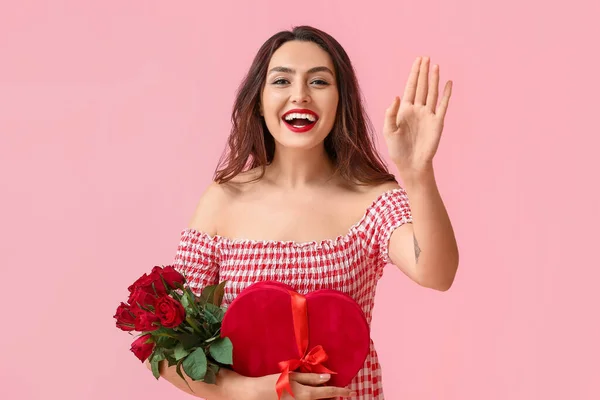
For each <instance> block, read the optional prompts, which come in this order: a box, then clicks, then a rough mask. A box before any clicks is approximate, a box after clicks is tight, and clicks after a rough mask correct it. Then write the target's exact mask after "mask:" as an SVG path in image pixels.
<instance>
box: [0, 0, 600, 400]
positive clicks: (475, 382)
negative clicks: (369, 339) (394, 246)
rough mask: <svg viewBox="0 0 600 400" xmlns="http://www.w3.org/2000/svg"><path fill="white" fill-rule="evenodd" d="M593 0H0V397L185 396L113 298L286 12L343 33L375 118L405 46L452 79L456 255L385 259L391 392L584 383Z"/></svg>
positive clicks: (165, 225)
mask: <svg viewBox="0 0 600 400" xmlns="http://www.w3.org/2000/svg"><path fill="white" fill-rule="evenodd" d="M577 3H580V4H577ZM593 3H594V2H592V1H587V2H583V1H579V2H578V1H572V2H569V4H570V8H567V7H566V6H563V5H562V4H560V3H553V2H548V1H529V2H526V3H523V2H521V1H516V0H508V1H503V2H494V3H490V2H483V1H481V2H476V1H465V0H457V1H452V2H449V1H441V0H438V1H375V2H369V3H368V5H365V3H363V2H357V3H351V2H348V1H318V2H317V1H303V2H287V3H286V2H281V1H271V2H267V1H253V2H245V1H244V2H242V1H239V2H235V3H234V2H232V1H220V2H210V3H208V4H206V3H201V2H199V1H186V2H169V4H167V2H159V1H147V0H144V1H104V2H93V3H92V2H81V1H74V0H71V1H55V2H43V1H37V2H34V1H23V0H21V1H19V2H17V1H14V2H5V3H4V4H3V5H2V6H1V7H0V50H1V61H0V134H1V138H0V174H1V175H0V178H1V182H2V185H1V188H2V207H1V208H0V212H1V213H2V215H1V217H2V219H1V221H2V223H1V232H2V236H1V238H0V239H1V240H0V246H1V255H2V271H3V273H2V275H3V276H2V279H1V282H2V290H1V291H0V296H1V300H2V302H1V303H0V304H2V306H3V310H2V313H1V315H2V318H1V321H2V322H1V324H2V329H1V333H0V335H1V336H2V337H1V340H0V350H1V353H0V354H2V358H3V359H2V363H1V364H0V381H1V382H2V384H0V398H3V399H24V400H32V399H63V400H76V399H77V400H80V399H89V400H100V399H163V398H169V399H177V398H185V396H186V395H185V394H183V393H180V392H178V391H177V390H176V389H174V388H172V387H171V386H170V385H169V384H167V383H166V382H158V383H157V382H156V381H155V380H154V378H153V377H152V376H151V375H150V373H149V372H148V371H147V370H146V369H145V367H143V366H142V365H141V364H140V362H139V361H137V360H136V359H135V358H134V357H133V355H132V354H131V353H130V352H129V351H128V348H129V343H130V341H131V339H130V337H128V335H126V334H125V333H123V332H120V331H118V330H117V329H116V328H115V327H114V320H113V319H112V315H113V313H114V310H115V308H116V306H117V304H118V302H119V301H121V300H122V299H124V298H125V296H126V287H127V285H129V284H130V283H131V282H132V280H133V279H135V278H137V277H138V276H139V275H140V274H141V273H142V272H146V271H147V270H148V269H149V268H151V267H152V266H153V265H157V264H167V263H169V262H170V261H171V260H172V257H173V255H174V253H175V250H176V246H177V243H178V240H179V233H180V230H181V229H183V228H184V227H185V226H186V225H187V223H188V221H189V218H190V216H191V213H192V212H193V209H194V207H195V204H196V201H197V199H198V197H199V195H200V194H201V192H202V191H203V190H204V187H205V186H206V185H207V184H208V183H209V181H210V178H211V176H212V172H213V169H214V166H215V164H216V162H217V160H218V157H219V154H220V152H221V150H222V148H223V146H224V143H225V139H226V135H227V133H228V131H229V113H230V109H231V105H232V101H233V97H234V92H235V89H236V88H237V85H238V84H239V82H240V80H241V78H242V76H243V74H244V73H245V72H246V70H247V68H248V66H249V64H250V61H251V59H252V57H253V56H254V53H255V51H256V50H257V49H258V47H259V46H260V44H261V43H262V42H263V41H264V40H266V39H267V38H268V37H269V36H270V35H271V34H273V33H275V32H276V31H278V30H281V29H287V28H290V27H291V26H292V25H299V24H311V25H314V26H316V27H320V28H322V29H324V30H325V31H327V32H329V33H331V34H332V35H334V36H335V37H336V38H337V39H338V40H339V41H340V42H341V43H342V45H343V46H345V48H346V49H347V51H348V53H349V54H350V57H351V58H352V60H353V62H354V64H355V66H356V69H357V72H358V75H359V79H360V82H361V85H362V88H363V91H364V93H365V96H366V98H367V99H368V110H369V113H370V116H371V118H372V119H373V122H374V123H375V126H376V127H377V128H378V129H379V128H381V125H382V120H383V111H384V109H385V107H387V105H388V104H389V103H390V102H391V100H392V99H393V96H394V95H396V94H401V93H402V90H403V88H404V83H405V81H406V77H407V75H408V71H409V68H410V65H411V63H412V61H413V59H414V57H416V56H417V55H429V56H431V57H432V59H433V62H437V63H439V64H440V65H441V72H442V79H443V82H445V81H446V80H447V79H452V80H454V94H453V98H452V101H451V105H450V109H449V111H448V117H447V122H446V128H445V132H444V137H443V139H442V144H441V146H440V149H439V153H438V155H437V158H436V163H435V166H436V171H437V178H438V183H439V186H440V190H441V192H442V195H443V198H444V200H445V202H446V205H447V207H448V210H449V212H450V215H451V217H452V221H453V223H454V227H455V230H456V233H457V237H458V240H459V246H460V250H461V264H460V270H459V274H458V276H457V280H456V282H455V285H454V287H453V288H452V289H451V290H450V291H449V292H447V293H437V292H434V291H431V290H427V289H424V288H420V287H418V286H416V285H415V284H413V283H412V282H409V281H408V279H406V278H405V277H404V276H403V275H402V274H401V273H400V272H398V271H397V270H396V269H395V268H393V267H391V266H388V268H387V269H386V272H385V275H384V277H383V280H382V281H381V282H380V286H379V290H378V293H377V298H376V309H375V315H374V322H373V337H374V339H375V341H376V344H377V349H378V351H379V353H380V356H381V362H382V365H383V374H384V376H383V379H384V384H385V391H386V393H387V398H389V399H392V400H393V399H411V400H425V399H431V400H433V399H436V400H437V399H448V400H454V399H456V400H458V399H460V400H470V399H473V400H475V399H488V400H500V399H502V400H504V399H546V400H550V399H566V398H570V399H598V398H600V390H599V389H598V386H597V384H593V383H592V380H595V379H596V378H597V375H598V359H599V356H600V346H599V345H598V342H597V339H598V338H599V337H600V323H599V319H598V315H599V312H598V304H599V300H600V296H599V294H598V290H597V287H598V279H599V278H600V272H599V270H600V268H599V264H600V263H598V261H597V259H596V257H595V256H596V254H597V248H598V247H597V245H596V243H595V240H596V238H597V237H598V234H597V233H596V227H597V226H598V223H599V222H600V221H599V220H598V219H599V218H598V212H597V210H596V205H597V204H598V200H599V199H598V191H597V188H596V185H597V184H594V183H593V182H596V181H597V179H595V178H596V177H595V174H596V173H597V172H598V170H599V168H598V156H597V154H596V149H597V146H598V144H600V143H599V140H598V133H599V130H598V111H599V110H598V100H597V96H598V93H599V89H600V85H599V84H598V77H597V73H598V71H599V70H600V62H599V60H598V54H597V50H593V49H594V48H597V47H596V46H597V43H596V39H597V38H598V37H600V32H599V29H598V24H597V21H596V19H597V16H598V11H599V10H598V6H596V5H592V4H593ZM594 38H596V39H594ZM382 146H383V140H382V139H380V147H381V148H382V149H383V147H382ZM384 154H385V153H384ZM592 256H594V257H592Z"/></svg>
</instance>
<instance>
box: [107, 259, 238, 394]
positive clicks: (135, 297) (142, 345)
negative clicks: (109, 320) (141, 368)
mask: <svg viewBox="0 0 600 400" xmlns="http://www.w3.org/2000/svg"><path fill="white" fill-rule="evenodd" d="M224 287H225V282H221V283H220V284H218V285H211V286H207V287H205V288H204V289H203V290H202V293H201V295H200V296H199V297H198V296H196V295H195V294H194V293H193V292H192V290H191V289H190V288H189V286H187V285H186V279H185V277H184V276H183V275H182V274H180V273H179V272H178V271H176V270H175V268H173V266H170V265H169V266H166V267H159V266H155V267H154V268H153V269H152V271H151V272H150V274H144V275H142V276H141V277H140V278H139V279H138V280H136V281H135V282H134V283H133V284H132V285H131V286H129V299H128V301H127V303H123V302H122V303H121V304H120V305H119V307H118V308H117V312H116V313H115V315H114V318H115V319H116V320H117V323H116V324H117V328H119V329H121V330H124V331H137V332H140V333H139V335H138V336H139V337H138V338H137V339H136V340H135V341H134V342H133V344H132V345H131V351H132V352H133V354H135V356H136V357H137V358H139V359H140V361H142V362H144V361H146V360H147V359H149V361H150V365H151V367H152V374H153V375H154V376H155V377H156V379H158V378H159V377H160V374H159V370H158V364H159V362H160V361H162V360H167V361H168V364H169V366H172V365H177V373H178V374H179V376H180V377H181V378H183V379H184V380H185V378H184V376H183V374H182V372H181V368H183V370H184V371H185V373H186V374H187V375H188V376H189V377H190V378H191V379H192V380H194V381H198V380H199V381H204V382H206V383H213V384H214V383H215V382H216V375H217V372H218V371H219V368H221V367H229V366H231V365H232V364H233V361H232V352H233V346H232V344H231V341H230V340H229V338H227V337H221V323H222V321H223V316H224V314H225V311H224V309H222V308H221V303H222V301H223V293H224Z"/></svg>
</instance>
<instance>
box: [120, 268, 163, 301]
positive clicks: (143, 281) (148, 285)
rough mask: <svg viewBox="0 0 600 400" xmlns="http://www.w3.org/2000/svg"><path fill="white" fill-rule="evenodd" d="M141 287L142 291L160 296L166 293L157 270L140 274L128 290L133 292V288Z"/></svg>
mask: <svg viewBox="0 0 600 400" xmlns="http://www.w3.org/2000/svg"><path fill="white" fill-rule="evenodd" d="M138 288H139V289H142V290H143V291H145V292H147V293H150V294H153V295H158V296H161V295H163V294H165V293H166V290H165V285H163V283H162V281H161V279H160V275H159V273H158V271H154V270H152V272H151V273H150V275H148V274H144V275H142V276H140V277H139V278H138V279H137V280H136V281H135V282H133V284H131V286H129V288H128V290H129V292H131V293H133V292H134V291H135V289H138Z"/></svg>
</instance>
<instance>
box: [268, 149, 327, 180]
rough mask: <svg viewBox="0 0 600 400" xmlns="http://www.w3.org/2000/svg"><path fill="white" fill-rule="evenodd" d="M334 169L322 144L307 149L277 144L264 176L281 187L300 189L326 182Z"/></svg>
mask: <svg viewBox="0 0 600 400" xmlns="http://www.w3.org/2000/svg"><path fill="white" fill-rule="evenodd" d="M334 170H335V166H334V163H333V162H332V161H331V160H330V159H329V156H328V155H327V153H326V152H325V147H324V146H322V145H321V146H317V147H315V148H312V149H307V150H304V149H302V150H300V149H289V148H282V147H281V146H278V147H276V150H275V154H274V156H273V161H272V162H271V164H269V166H268V167H267V170H266V174H265V177H266V178H267V179H269V181H271V182H272V183H273V184H275V185H277V186H280V187H282V188H286V189H301V188H304V187H308V186H316V185H321V184H324V183H326V182H327V181H328V180H330V179H331V178H332V176H333V173H334Z"/></svg>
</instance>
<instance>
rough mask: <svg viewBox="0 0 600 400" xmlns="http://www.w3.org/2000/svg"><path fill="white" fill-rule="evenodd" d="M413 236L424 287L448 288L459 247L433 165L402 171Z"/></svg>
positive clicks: (455, 268)
mask: <svg viewBox="0 0 600 400" xmlns="http://www.w3.org/2000/svg"><path fill="white" fill-rule="evenodd" d="M400 176H401V177H402V180H403V182H404V189H405V190H406V193H407V195H408V198H409V201H410V207H411V212H412V218H413V232H414V235H415V255H416V263H417V264H416V268H417V270H418V271H419V276H420V280H421V283H422V284H423V285H424V286H427V287H431V288H435V289H438V290H447V289H448V288H450V286H451V285H452V282H453V281H454V277H455V275H456V271H457V269H458V258H459V257H458V246H457V244H456V238H455V235H454V230H453V229H452V223H451V222H450V217H449V216H448V212H447V211H446V207H445V206H444V202H443V201H442V198H441V195H440V192H439V191H438V187H437V184H436V182H435V176H434V172H433V167H432V166H431V167H429V168H427V169H425V170H423V171H419V172H412V173H407V172H405V173H404V174H403V173H402V171H400Z"/></svg>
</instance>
